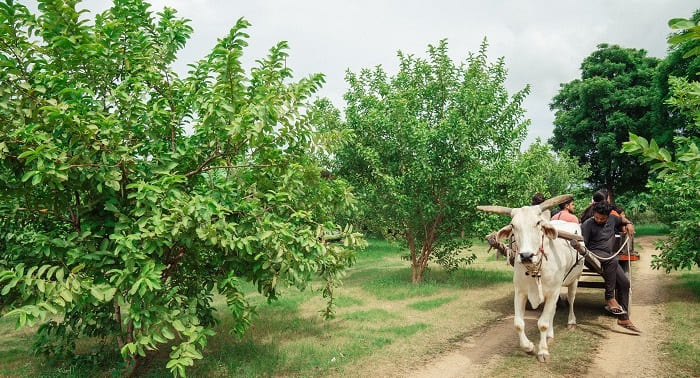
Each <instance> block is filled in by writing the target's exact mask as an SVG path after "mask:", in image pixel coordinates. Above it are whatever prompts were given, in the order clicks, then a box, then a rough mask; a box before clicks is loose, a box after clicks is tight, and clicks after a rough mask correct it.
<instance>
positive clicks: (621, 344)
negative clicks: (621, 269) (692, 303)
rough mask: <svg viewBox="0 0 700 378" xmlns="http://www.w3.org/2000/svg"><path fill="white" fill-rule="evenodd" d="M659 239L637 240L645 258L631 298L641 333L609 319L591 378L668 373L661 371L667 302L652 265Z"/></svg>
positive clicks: (638, 265)
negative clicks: (660, 360)
mask: <svg viewBox="0 0 700 378" xmlns="http://www.w3.org/2000/svg"><path fill="white" fill-rule="evenodd" d="M656 239H657V238H656V237H649V236H646V237H639V238H636V239H635V246H636V249H637V250H641V251H640V252H641V255H642V258H641V260H640V261H637V262H635V263H633V265H632V295H631V297H630V307H631V308H630V319H631V320H632V322H633V323H634V324H635V325H636V326H637V328H639V329H640V330H641V331H642V334H641V335H635V334H634V333H631V332H629V331H627V330H625V329H624V328H622V327H620V326H618V325H617V324H616V323H617V321H616V319H614V318H610V320H609V327H608V329H607V332H606V339H605V340H604V341H603V342H602V344H601V345H600V347H599V348H598V352H597V355H596V357H595V358H594V359H593V361H594V362H593V365H591V366H590V367H589V369H588V375H587V376H588V377H660V376H666V375H668V371H666V372H662V371H658V369H659V367H660V366H662V365H661V364H660V363H659V353H660V352H659V350H660V343H661V341H662V340H664V338H665V337H664V334H665V332H666V329H665V328H664V313H665V306H664V303H665V302H666V295H665V291H664V290H663V272H660V271H658V270H653V269H652V268H651V266H650V262H651V254H652V251H654V246H653V242H654V240H656Z"/></svg>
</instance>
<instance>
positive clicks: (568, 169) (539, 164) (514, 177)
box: [489, 138, 590, 207]
mask: <svg viewBox="0 0 700 378" xmlns="http://www.w3.org/2000/svg"><path fill="white" fill-rule="evenodd" d="M502 170H503V171H505V172H508V174H506V175H502V176H498V177H497V180H496V181H494V184H495V186H494V187H493V188H491V189H490V190H489V192H492V193H495V194H496V196H497V197H498V198H502V199H503V203H504V205H505V206H509V207H520V206H525V205H529V204H530V202H531V200H532V195H533V194H535V193H542V194H544V196H545V198H551V197H554V196H557V195H560V194H562V193H573V194H574V197H575V198H577V199H583V198H585V197H589V196H590V194H589V191H590V189H588V188H586V185H585V181H586V178H587V177H588V176H589V175H590V170H589V166H588V165H579V163H578V159H577V158H575V157H573V156H569V154H567V153H566V151H561V152H559V153H555V152H554V151H553V150H552V146H551V145H550V144H548V143H543V142H542V141H541V140H540V139H539V138H538V139H537V140H536V141H535V143H533V144H531V145H530V146H529V147H528V149H527V150H525V151H523V152H518V153H517V154H516V155H515V156H514V157H513V158H512V159H509V160H507V161H505V162H504V167H503V168H502ZM584 193H585V195H584Z"/></svg>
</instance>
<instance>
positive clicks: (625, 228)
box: [618, 215, 634, 236]
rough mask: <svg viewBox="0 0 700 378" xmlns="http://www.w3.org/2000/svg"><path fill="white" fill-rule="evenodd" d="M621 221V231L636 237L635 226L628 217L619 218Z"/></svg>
mask: <svg viewBox="0 0 700 378" xmlns="http://www.w3.org/2000/svg"><path fill="white" fill-rule="evenodd" d="M618 219H620V224H621V226H620V228H619V229H620V231H622V232H626V233H627V234H628V235H630V236H634V224H632V222H630V221H629V219H627V217H625V216H623V215H621V216H619V217H618Z"/></svg>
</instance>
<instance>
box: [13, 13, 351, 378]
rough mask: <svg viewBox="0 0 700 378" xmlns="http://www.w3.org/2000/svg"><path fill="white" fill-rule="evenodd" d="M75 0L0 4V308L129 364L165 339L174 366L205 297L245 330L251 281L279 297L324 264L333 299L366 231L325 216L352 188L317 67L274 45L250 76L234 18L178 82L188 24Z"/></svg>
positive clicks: (45, 340) (65, 350) (187, 358)
mask: <svg viewBox="0 0 700 378" xmlns="http://www.w3.org/2000/svg"><path fill="white" fill-rule="evenodd" d="M76 3H77V1H75V0H43V1H39V10H40V13H39V14H38V15H34V14H31V12H30V11H28V10H27V8H26V7H25V6H23V5H21V4H18V3H15V2H14V1H12V0H6V1H4V2H3V3H2V4H0V66H1V67H2V69H1V71H0V287H2V289H1V292H0V294H1V295H2V296H1V297H0V311H1V313H2V314H3V316H5V317H10V316H12V317H16V319H17V325H18V326H20V327H21V326H31V325H33V324H37V323H40V324H41V326H40V327H39V330H38V339H39V340H38V342H37V348H38V349H39V351H40V352H45V353H48V354H53V355H56V356H57V357H59V358H61V359H63V358H67V357H71V356H72V354H73V350H74V347H75V343H76V341H77V340H78V339H80V338H82V337H95V338H101V339H102V340H105V342H108V343H112V344H110V345H108V347H111V348H113V349H116V350H120V351H121V354H122V356H123V357H124V360H125V361H126V368H127V372H130V371H133V368H134V367H135V366H136V365H137V364H138V362H139V360H140V359H141V358H142V357H144V356H146V353H147V352H148V351H150V350H154V349H156V348H163V347H166V348H171V349H172V350H171V352H170V361H169V363H168V364H167V367H168V368H169V369H170V370H171V371H172V372H173V374H175V375H184V374H185V367H187V366H191V365H193V363H194V360H196V359H200V358H202V354H201V351H202V349H203V348H204V346H205V344H206V339H207V336H211V335H213V334H214V332H213V331H212V327H213V325H214V324H215V322H216V317H215V315H216V313H215V312H216V310H215V309H214V308H213V307H212V297H213V295H215V293H218V294H220V295H223V296H225V297H226V303H227V305H228V310H229V312H230V314H231V316H233V321H232V324H233V331H235V332H236V333H239V334H240V333H242V332H244V330H245V328H246V325H247V324H248V322H249V316H250V310H251V308H250V307H249V305H248V303H247V301H246V298H245V295H244V294H243V292H242V289H241V285H242V284H243V283H245V282H252V283H254V284H255V285H257V288H258V290H259V291H260V293H262V294H263V295H264V296H266V297H268V298H271V299H274V298H276V296H277V295H278V293H279V289H280V288H281V287H282V286H285V285H295V286H298V287H300V288H303V287H305V286H306V285H307V283H308V282H309V281H310V279H311V278H312V277H313V276H314V275H320V276H321V277H322V278H323V279H324V280H325V282H326V286H325V290H324V293H323V294H324V296H331V295H332V289H333V286H334V285H335V283H336V282H337V279H338V276H339V274H341V273H342V271H343V269H344V268H345V267H347V266H348V265H350V264H351V263H352V262H353V259H354V252H353V251H352V247H354V246H356V245H357V244H358V243H362V240H361V239H358V235H357V234H355V233H352V232H351V230H350V229H349V228H341V227H340V226H338V225H337V224H335V223H334V221H333V219H334V216H335V215H336V214H342V213H343V212H346V211H349V210H351V209H352V207H353V202H354V200H353V197H352V194H351V193H350V191H349V189H348V186H347V185H346V184H345V183H344V182H343V181H342V180H339V179H335V180H330V179H325V178H322V177H321V174H320V172H321V170H320V168H319V164H318V163H319V160H318V156H319V149H320V148H323V146H322V145H320V144H319V143H317V142H318V141H319V140H320V139H319V138H315V137H314V133H315V131H314V127H313V122H312V119H313V118H314V115H313V112H312V111H311V109H312V107H311V106H309V105H310V104H309V99H310V96H311V95H312V94H313V93H314V92H315V91H317V89H318V88H319V87H320V85H321V84H322V82H323V77H322V76H321V75H311V76H309V77H307V78H303V79H301V80H298V81H293V80H292V73H291V70H290V69H289V68H287V67H286V64H285V58H286V56H287V53H286V50H287V45H286V44H285V43H284V42H282V43H279V44H277V45H276V46H274V47H272V48H271V49H270V51H269V55H268V56H267V57H265V58H263V59H260V60H258V61H257V65H256V66H255V67H254V68H252V69H251V70H250V72H249V73H246V71H245V70H244V69H243V66H242V64H241V57H242V55H243V50H244V47H245V46H246V39H247V37H248V36H247V35H246V34H245V31H244V30H245V28H246V27H247V26H248V25H249V24H248V22H246V21H245V20H243V19H241V20H239V21H238V22H237V23H236V25H235V26H234V27H233V28H232V29H231V32H230V33H229V34H228V35H226V36H225V37H223V38H221V39H220V40H219V41H218V43H217V44H216V46H215V47H214V49H213V51H212V52H211V53H210V54H209V55H208V56H206V57H205V58H204V59H202V60H201V61H199V62H196V64H193V65H192V68H191V71H190V72H189V75H188V76H187V77H186V78H184V79H182V78H180V77H178V75H176V74H175V73H174V72H173V71H172V69H171V65H172V63H173V61H174V60H175V56H176V52H177V51H178V50H179V49H181V48H182V47H183V46H184V45H185V42H186V40H187V39H188V37H189V35H190V33H191V32H192V29H191V28H190V27H189V26H188V24H187V20H184V19H181V18H178V17H176V15H175V11H174V10H172V9H168V8H166V9H164V10H163V11H162V12H159V13H157V14H156V15H154V14H152V13H151V12H150V11H149V5H148V4H147V3H145V2H143V1H141V0H115V2H114V5H113V7H112V8H111V9H109V10H107V11H105V12H104V13H102V14H99V15H97V16H96V17H95V18H94V20H91V21H88V20H86V19H85V18H84V17H83V16H82V12H80V11H76ZM341 238H342V243H338V242H337V240H338V239H341ZM330 239H333V240H335V242H331V241H330ZM331 304H332V303H331ZM326 314H327V315H329V314H330V313H326Z"/></svg>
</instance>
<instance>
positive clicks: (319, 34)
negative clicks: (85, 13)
mask: <svg viewBox="0 0 700 378" xmlns="http://www.w3.org/2000/svg"><path fill="white" fill-rule="evenodd" d="M19 1H20V2H22V3H25V4H28V5H30V8H32V9H36V5H35V4H36V2H35V1H33V0H19ZM150 3H151V4H152V5H153V7H152V8H151V9H152V11H153V12H154V13H155V12H157V11H160V10H161V9H162V8H163V6H169V7H171V8H175V9H177V11H178V14H179V16H181V17H185V18H188V19H190V20H192V21H191V23H190V25H191V26H192V27H193V28H194V33H193V35H192V38H191V39H190V40H189V42H188V44H187V46H186V47H185V48H184V49H183V50H182V51H181V52H180V54H179V60H178V62H177V63H176V65H175V70H176V71H177V72H178V73H180V74H184V73H185V72H186V71H187V67H186V66H187V64H188V63H191V62H194V61H196V60H198V59H200V58H202V57H203V56H204V55H206V54H207V53H208V52H209V51H210V50H211V48H212V47H213V46H214V44H215V43H216V39H217V38H219V37H221V36H224V35H226V34H227V33H228V31H229V30H230V28H231V26H233V25H234V24H235V22H236V20H237V19H238V18H240V17H245V18H246V19H247V20H248V21H249V22H251V23H252V27H250V28H249V29H248V34H250V39H249V40H248V42H249V46H248V48H247V50H246V53H245V55H244V58H245V61H246V62H248V64H252V62H254V60H255V59H259V58H261V57H264V56H265V55H266V53H267V50H268V49H269V48H270V47H272V46H273V45H274V44H276V43H277V42H278V41H281V40H286V41H288V42H289V45H290V50H289V54H290V57H289V58H288V59H287V66H288V67H290V68H292V69H293V70H294V73H295V77H296V78H301V77H302V76H306V75H308V74H309V73H316V72H320V73H323V74H325V75H326V84H325V85H324V87H323V89H322V90H321V92H320V95H321V96H325V97H329V98H330V99H331V100H332V101H333V102H334V103H335V105H336V106H337V107H339V108H341V109H342V108H343V107H344V102H343V99H342V96H343V94H344V93H345V91H346V89H347V85H346V84H345V82H344V75H345V71H346V70H347V69H350V70H351V71H354V72H357V71H359V70H360V69H362V68H369V67H374V66H376V65H382V66H383V67H384V68H385V70H387V71H388V72H390V73H393V72H395V71H396V69H397V62H398V59H397V58H396V51H397V50H401V51H403V52H405V53H413V54H416V55H421V56H423V55H425V54H424V53H425V51H426V48H427V46H428V44H436V43H437V42H438V41H439V40H440V39H443V38H447V39H448V43H449V47H450V54H451V56H452V57H453V59H454V60H459V61H463V60H464V59H465V58H466V56H467V54H468V52H469V51H477V49H478V47H479V44H480V43H481V41H482V39H483V38H484V37H486V38H488V41H489V44H490V48H489V52H488V56H489V58H490V60H492V61H494V60H495V59H496V58H498V57H500V56H504V57H505V62H506V67H507V68H508V70H509V75H508V81H507V86H508V89H509V91H510V92H511V93H513V92H515V91H517V90H519V89H521V88H523V87H524V86H525V85H526V84H530V85H531V93H530V95H529V96H528V97H527V99H526V100H525V103H524V107H525V108H526V109H527V117H528V118H530V119H531V120H532V125H531V126H530V129H529V135H528V137H527V139H526V142H525V143H526V144H529V143H531V142H532V141H534V140H535V138H537V137H542V138H543V139H547V138H549V137H551V135H552V129H553V125H552V121H553V120H554V114H553V112H551V111H550V110H549V103H550V102H551V100H552V97H554V95H555V94H556V93H557V91H558V89H559V84H560V83H565V82H569V81H571V80H573V79H575V78H578V77H580V72H579V67H580V64H581V62H582V61H583V59H584V58H585V57H586V56H588V55H589V54H590V53H591V52H593V51H594V50H595V47H596V45H598V44H600V43H611V44H619V45H621V46H624V47H633V48H643V49H645V50H647V51H648V54H649V55H651V56H656V57H663V56H665V55H666V47H667V45H666V36H667V34H668V33H669V32H670V29H669V28H668V26H667V22H668V20H669V19H671V18H675V17H684V18H688V17H690V16H692V14H693V12H694V10H695V9H697V8H700V2H699V1H698V0H625V1H623V0H585V1H581V0H576V1H574V0H559V1H555V0H550V1H545V0H528V1H526V0H491V1H489V0H486V1H484V0H479V1H474V0H463V1H457V0H433V1H416V0H403V1H399V0H374V1H367V0H356V1H332V0H325V1H324V0H311V1H306V0H295V1H291V0H267V1H264V0H263V1H254V0H247V1H240V0H230V1H225V0H151V1H150ZM110 4H111V1H108V0H85V1H83V2H82V3H81V4H79V5H78V8H85V9H89V10H90V11H91V16H90V17H93V16H94V14H95V13H97V12H101V11H103V10H104V9H106V8H107V7H108V6H109V5H110Z"/></svg>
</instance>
